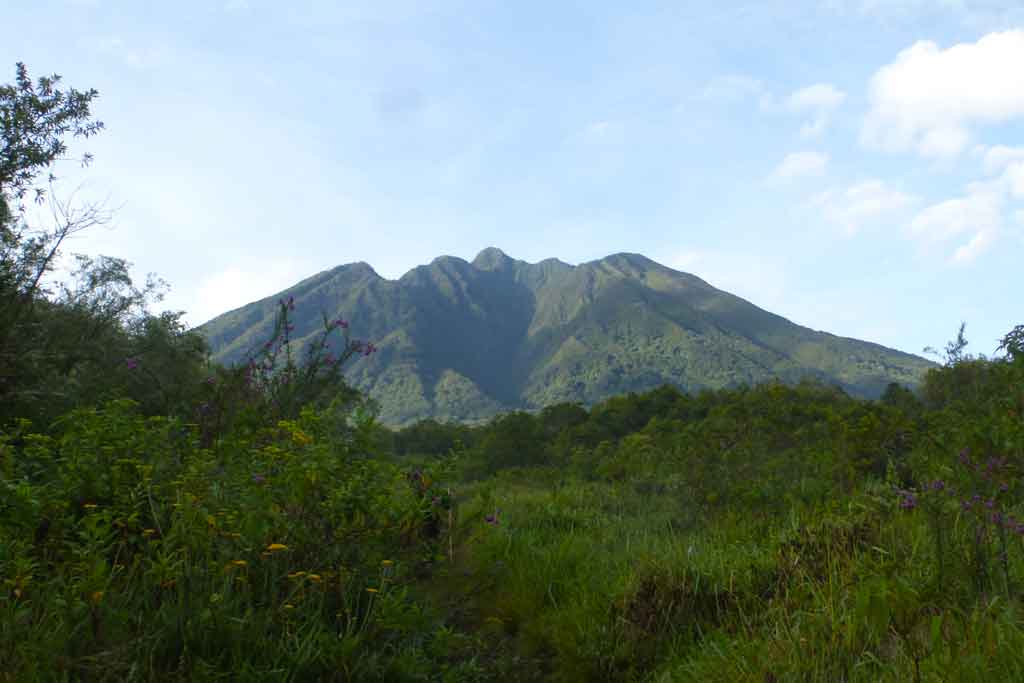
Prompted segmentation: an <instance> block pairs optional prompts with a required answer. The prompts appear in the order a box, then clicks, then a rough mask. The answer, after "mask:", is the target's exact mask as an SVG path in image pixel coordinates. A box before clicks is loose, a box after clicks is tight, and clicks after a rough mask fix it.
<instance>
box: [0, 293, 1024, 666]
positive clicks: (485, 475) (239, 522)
mask: <svg viewBox="0 0 1024 683" xmlns="http://www.w3.org/2000/svg"><path fill="white" fill-rule="evenodd" d="M282 316H283V319H284V320H285V327H286V317H287V304H286V303H285V304H284V305H283V307H282ZM330 331H331V330H330V329H329V328H328V329H327V332H326V334H329V333H330ZM272 346H273V345H271V347H267V348H266V349H265V351H264V352H263V353H264V356H262V357H266V354H270V353H272V352H273V350H272ZM970 362H971V363H974V364H975V365H978V364H979V363H981V365H983V366H984V375H983V376H984V379H983V384H982V386H981V388H980V389H979V392H980V393H976V394H975V395H974V396H973V398H972V400H970V401H956V400H953V401H949V402H946V403H945V404H943V405H941V406H935V407H932V408H926V407H924V406H922V405H920V404H919V403H917V402H916V400H909V399H908V398H907V397H906V396H901V395H898V392H896V391H895V390H893V391H892V392H890V394H889V400H888V401H883V402H878V403H867V402H862V401H857V400H853V399H850V398H848V397H845V396H843V395H842V394H841V393H837V392H836V391H835V390H832V389H828V388H826V387H820V386H816V385H803V386H800V387H784V386H781V385H775V386H764V387H758V388H755V389H739V390H733V391H723V392H716V393H706V394H704V395H702V396H699V397H687V396H683V395H680V394H678V393H676V392H673V391H670V390H659V391H658V392H653V393H651V394H648V395H643V396H633V397H624V398H622V399H614V400H612V401H609V402H608V403H606V404H603V405H601V406H598V407H595V408H594V409H592V410H590V411H582V415H581V414H579V413H578V412H577V411H569V410H554V409H552V410H549V411H546V412H545V413H542V414H540V415H537V416H530V415H525V414H524V415H523V416H521V417H518V418H516V422H515V423H513V426H514V429H510V425H509V423H508V419H509V418H502V419H499V420H497V421H495V422H494V423H492V424H490V425H485V426H483V427H480V428H476V429H474V430H470V431H469V432H465V431H460V434H461V437H464V438H466V439H467V440H468V441H469V442H470V443H469V444H468V445H466V444H461V440H460V441H458V442H456V443H458V444H461V445H459V446H458V448H456V449H455V450H454V451H449V454H448V455H446V456H445V457H434V456H432V455H431V454H430V453H422V454H421V455H419V456H416V455H415V450H414V449H411V450H410V449H409V447H410V444H413V445H414V443H415V440H413V441H412V442H410V440H409V438H406V437H403V436H402V435H401V434H398V435H395V436H394V437H392V439H393V440H400V439H401V438H405V441H404V442H403V443H405V444H406V446H407V450H406V451H405V452H404V455H401V456H398V459H396V456H393V455H389V454H388V448H387V443H388V437H387V434H386V433H384V432H383V431H382V430H381V428H380V427H376V426H375V423H374V422H373V419H372V410H371V411H369V412H367V410H366V409H365V408H360V409H356V407H355V406H356V404H357V403H358V402H357V401H354V399H351V400H349V401H348V402H345V403H341V404H339V403H338V402H335V403H334V404H330V403H328V404H323V405H322V407H321V408H319V409H315V408H312V407H308V408H306V409H304V410H299V413H298V414H297V415H289V416H282V415H279V414H277V413H273V410H274V408H273V405H274V401H273V400H270V401H269V402H266V403H265V404H263V405H264V407H263V408H260V407H259V405H261V404H259V403H258V402H257V403H254V404H253V405H250V407H249V408H248V409H245V410H241V409H240V410H239V412H238V413H237V414H238V415H247V416H248V417H247V418H246V419H241V418H239V419H237V420H235V421H234V422H233V423H232V426H231V427H230V428H228V429H226V430H221V431H219V432H216V434H212V435H211V434H210V433H207V432H204V429H206V430H209V429H210V427H209V426H208V425H207V426H206V427H204V426H203V425H202V424H198V423H188V422H185V421H183V420H182V419H180V418H173V417H160V416H152V417H146V416H145V415H143V414H141V413H140V411H139V407H138V405H137V404H135V403H133V402H131V401H115V402H111V403H106V404H104V405H102V406H100V407H97V408H83V409H79V410H76V411H73V412H71V413H69V414H67V415H65V416H64V417H63V418H61V419H60V420H58V421H57V422H56V423H55V424H54V425H53V427H52V428H51V429H48V430H33V429H32V428H31V426H30V425H28V424H26V423H24V422H21V423H18V424H17V425H16V426H15V427H14V429H8V430H6V431H5V432H4V437H3V442H2V454H3V459H2V463H3V467H2V472H3V477H2V481H0V486H2V487H3V490H2V496H0V501H2V503H0V505H2V510H0V549H2V552H0V577H2V580H3V581H4V585H3V591H2V593H0V636H2V637H0V643H2V644H0V660H2V661H4V662H8V663H10V664H9V665H8V667H7V669H6V670H5V671H6V672H13V673H14V674H16V676H15V677H16V678H17V679H18V680H25V679H29V680H31V679H33V678H51V677H70V678H89V679H111V680H114V679H116V680H125V679H146V680H153V679H163V678H166V677H168V676H179V677H185V678H213V677H218V676H230V677H238V676H241V677H243V678H245V679H255V680H259V679H273V680H310V679H314V680H315V679H327V680H548V679H550V680H575V681H589V680H666V681H668V680H684V681H685V680H712V681H714V680H720V681H737V680H741V681H742V680H749V681H763V680H780V681H781V680H821V681H826V680H827V681H832V680H848V681H875V680H893V681H896V680H979V681H981V680H1015V679H1018V678H1021V677H1022V676H1024V624H1022V622H1021V618H1020V608H1021V588H1022V587H1024V541H1022V539H1024V507H1022V504H1021V503H1022V491H1021V488H1020V467H1021V464H1022V452H1024V422H1022V420H1021V412H1020V411H1021V408H1022V407H1024V395H1022V391H1024V359H1022V357H1021V356H1020V355H1019V353H1018V354H1016V355H1008V356H1007V358H1006V359H1005V360H995V361H979V360H978V359H973V360H971V361H970ZM978 367H981V366H980V365H978ZM239 372H242V373H244V371H239ZM957 372H962V369H957V368H955V367H953V366H950V367H948V368H944V369H940V370H938V371H936V372H935V374H934V376H932V377H930V378H929V381H930V382H940V383H941V382H946V381H948V379H949V377H950V376H953V375H954V373H957ZM251 376H252V375H251V373H250V377H251ZM230 380H231V377H230V376H228V375H224V376H222V377H220V378H214V380H213V382H212V383H209V384H208V391H209V394H208V395H207V396H206V398H210V397H214V398H215V397H217V396H221V394H220V393H218V391H220V390H219V389H218V388H217V384H218V383H219V382H228V381H230ZM243 383H244V380H243ZM250 386H253V383H252V382H250ZM255 386H258V387H262V388H261V389H260V390H259V391H256V390H253V391H255V393H253V394H250V395H249V396H250V399H249V400H250V401H256V398H254V397H258V396H263V397H264V398H266V397H268V396H273V395H274V391H283V390H284V389H283V385H273V387H272V386H270V385H260V384H259V382H255ZM274 387H276V388H274ZM222 393H223V398H222V399H221V400H224V401H228V400H230V401H238V400H240V398H239V395H238V394H237V393H232V391H229V390H228V389H227V388H226V389H224V390H223V392H222ZM897 399H898V400H897ZM652 406H653V407H652ZM224 409H225V408H224V406H216V405H206V407H205V409H204V410H205V413H204V414H210V413H211V412H216V411H221V410H224ZM261 411H270V413H263V412H261ZM645 411H646V412H648V413H650V414H647V415H644V416H643V419H634V417H631V416H632V415H634V414H636V413H639V414H642V413H644V412H645ZM200 412H203V411H200ZM258 414H263V415H264V416H265V415H267V414H274V415H275V420H276V422H272V423H271V422H267V423H266V424H262V425H260V424H259V423H258V421H256V420H255V418H254V417H253V416H254V415H258ZM558 414H560V417H559V418H558V420H559V422H558V424H559V425H560V426H559V427H558V428H554V427H552V426H551V423H552V422H553V421H554V420H555V416H556V415H558ZM566 415H570V416H573V417H571V419H566ZM612 416H614V417H612ZM264 419H266V417H264ZM644 420H646V422H644ZM641 423H642V426H640V427H637V426H636V425H637V424H641ZM601 425H604V429H601ZM622 425H628V426H626V427H623V426H622ZM438 430H441V431H443V426H441V427H438V426H434V427H431V428H430V429H427V430H422V429H421V430H419V432H416V433H423V434H427V435H429V437H430V438H429V440H428V441H427V443H437V442H438V441H439V439H438V434H437V432H438ZM460 430H461V428H460ZM524 431H525V432H526V433H530V434H533V439H534V441H533V442H532V444H529V445H531V447H533V448H534V449H536V452H537V453H541V454H543V455H542V456H538V457H537V460H536V461H535V462H536V464H534V465H531V466H526V467H523V466H510V465H511V464H512V463H510V462H508V461H507V460H506V458H507V456H506V455H504V453H505V452H506V451H503V450H502V449H501V439H503V438H515V439H519V438H521V437H522V434H523V432H524ZM588 431H596V432H597V433H599V436H600V438H596V437H594V438H591V440H590V441H589V442H588V441H587V438H586V433H587V432H588ZM509 434H511V436H509ZM567 434H568V435H570V436H571V438H567V437H566V435H567ZM567 443H575V444H576V445H574V446H572V447H571V448H569V449H566V448H564V446H565V444H567ZM588 443H589V444H592V445H587V444H588ZM489 449H494V450H489ZM494 454H496V456H497V458H496V460H491V457H492V455H494ZM467 477H468V479H467ZM5 675H6V674H5Z"/></svg>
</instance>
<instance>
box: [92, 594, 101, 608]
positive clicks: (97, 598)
mask: <svg viewBox="0 0 1024 683" xmlns="http://www.w3.org/2000/svg"><path fill="white" fill-rule="evenodd" d="M101 600H103V591H94V592H93V594H92V601H93V604H96V605H98V604H100V601H101Z"/></svg>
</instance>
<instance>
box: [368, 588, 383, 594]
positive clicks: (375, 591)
mask: <svg viewBox="0 0 1024 683" xmlns="http://www.w3.org/2000/svg"><path fill="white" fill-rule="evenodd" d="M366 592H367V593H379V592H380V591H378V590H377V589H376V588H367V589H366Z"/></svg>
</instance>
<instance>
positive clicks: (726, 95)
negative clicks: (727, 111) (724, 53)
mask: <svg viewBox="0 0 1024 683" xmlns="http://www.w3.org/2000/svg"><path fill="white" fill-rule="evenodd" d="M766 96H767V92H766V90H765V87H764V84H762V83H761V81H759V80H757V79H756V78H751V77H750V76H744V75H741V74H728V75H724V76H716V77H715V78H713V79H711V81H709V82H708V84H707V85H706V86H704V90H703V91H701V93H700V97H701V99H705V100H715V101H720V102H730V103H735V102H741V101H743V100H747V99H762V98H764V97H766Z"/></svg>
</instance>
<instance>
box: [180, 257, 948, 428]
mask: <svg viewBox="0 0 1024 683" xmlns="http://www.w3.org/2000/svg"><path fill="white" fill-rule="evenodd" d="M287 296H293V297H295V304H296V310H295V317H294V320H293V321H292V322H293V323H294V325H295V332H294V336H293V339H294V340H296V341H297V342H298V343H299V344H303V343H307V342H308V341H310V340H311V339H313V338H314V337H315V336H316V334H317V332H318V331H319V330H321V329H322V325H321V317H320V316H321V311H322V312H324V313H326V314H327V315H328V316H329V317H330V318H331V319H334V318H344V319H345V320H349V321H351V329H352V332H353V336H354V337H356V338H360V339H367V340H370V341H372V342H373V343H375V344H376V345H377V346H378V347H379V349H380V350H379V351H378V352H377V353H376V354H373V355H372V356H370V357H368V358H364V357H360V358H359V359H358V360H357V361H356V362H354V363H353V364H352V365H350V366H348V369H347V371H346V377H347V378H348V379H349V381H350V382H351V383H352V384H354V385H355V386H357V387H359V388H360V389H362V390H364V391H366V392H368V393H369V394H370V395H371V396H372V397H374V398H375V399H377V400H378V401H379V402H380V404H381V408H382V415H381V417H382V419H383V420H384V421H385V422H387V423H389V424H394V425H398V424H404V423H408V422H410V421H413V420H417V419H420V418H425V417H434V418H437V419H442V420H443V419H454V420H479V419H484V418H487V417H489V416H491V415H493V414H495V413H497V412H500V411H504V410H510V409H517V408H525V409H531V408H539V407H543V406H546V405H550V404H553V403H558V402H562V401H580V402H582V403H585V404H591V403H595V402H597V401H600V400H602V399H604V398H607V397H609V396H612V395H615V394H621V393H625V392H628V391H642V390H646V389H650V388H653V387H656V386H659V385H661V384H665V383H670V384H674V385H677V386H679V387H681V388H682V389H684V390H687V391H698V390H700V389H702V388H720V387H725V386H731V385H737V384H741V383H747V384H755V383H759V382H764V381H768V380H772V379H779V380H782V381H784V382H797V381H799V380H800V379H802V378H806V377H810V378H816V379H820V380H822V381H825V382H829V383H834V384H838V385H839V386H841V387H843V389H845V390H846V391H847V392H849V393H851V394H854V395H858V396H863V397H877V396H879V395H880V394H881V392H882V391H883V390H884V388H885V386H886V385H887V384H888V383H889V382H898V383H900V384H904V385H909V386H914V385H916V384H917V383H918V382H919V381H920V380H921V378H922V376H923V374H924V372H925V371H926V370H927V369H928V368H930V367H933V364H932V363H931V362H929V361H927V360H925V359H923V358H920V357H917V356H913V355H910V354H907V353H903V352H900V351H896V350H893V349H889V348H886V347H884V346H880V345H878V344H872V343H870V342H866V341H859V340H856V339H849V338H845V337H837V336H834V335H831V334H828V333H826V332H817V331H814V330H811V329H808V328H806V327H801V326H800V325H796V324H794V323H792V322H790V321H788V320H786V319H785V318H782V317H780V316H778V315H775V314H773V313H769V312H768V311H765V310H762V309H760V308H758V307H757V306H754V305H753V304H751V303H749V302H747V301H745V300H743V299H740V298H739V297H736V296H733V295H732V294H729V293H728V292H723V291H721V290H718V289H715V288H714V287H712V286H711V285H709V284H708V283H706V282H704V281H703V280H701V279H700V278H698V277H695V276H693V275H690V274H687V273H682V272H679V271H676V270H672V269H671V268H667V267H665V266H663V265H660V264H658V263H655V262H654V261H652V260H650V259H648V258H645V257H644V256H641V255H639V254H613V255H612V256H608V257H607V258H603V259H601V260H598V261H591V262H589V263H583V264H580V265H578V266H571V265H568V264H566V263H562V262H561V261H558V260H557V259H547V260H545V261H541V262H540V263H526V262H524V261H518V260H515V259H512V258H509V257H508V256H506V255H505V254H504V253H502V252H501V251H500V250H498V249H495V248H488V249H485V250H484V251H482V252H480V254H479V255H478V256H477V257H476V258H475V259H473V262H472V263H469V262H466V261H464V260H462V259H460V258H455V257H452V256H441V257H438V258H436V259H434V261H432V262H431V263H430V265H426V266H419V267H417V268H414V269H412V270H411V271H409V272H408V273H406V274H405V275H403V276H402V277H401V278H400V279H398V280H385V279H384V278H382V277H380V276H379V275H378V274H377V273H376V272H374V270H373V268H371V267H370V266H369V265H367V264H366V263H351V264H347V265H342V266H338V267H336V268H334V269H332V270H328V271H324V272H322V273H319V274H317V275H314V276H313V277H310V278H308V279H306V280H303V281H302V282H299V283H298V284H296V285H294V286H293V287H290V288H289V289H287V290H285V291H283V292H280V293H279V294H275V295H274V296H272V297H268V298H266V299H263V300H261V301H257V302H255V303H251V304H248V305H247V306H243V307H241V308H238V309H236V310H233V311H230V312H228V313H225V314H223V315H221V316H218V317H216V318H214V319H213V320H211V321H209V322H207V323H206V324H204V325H202V326H201V327H200V328H199V329H200V331H201V332H202V333H203V334H204V335H205V336H206V338H207V339H208V340H209V342H210V345H211V347H212V349H213V352H214V358H215V359H216V360H218V361H220V362H223V363H228V364H230V363H233V362H237V361H240V360H241V359H242V358H243V357H244V356H245V354H246V352H247V351H248V350H249V349H250V348H252V347H253V346H254V345H256V344H258V343H260V342H262V341H264V340H265V339H266V338H267V337H269V335H270V333H271V331H272V328H273V321H274V315H275V313H276V307H275V304H276V302H277V301H278V299H280V298H281V297H287Z"/></svg>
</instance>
